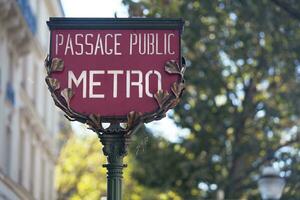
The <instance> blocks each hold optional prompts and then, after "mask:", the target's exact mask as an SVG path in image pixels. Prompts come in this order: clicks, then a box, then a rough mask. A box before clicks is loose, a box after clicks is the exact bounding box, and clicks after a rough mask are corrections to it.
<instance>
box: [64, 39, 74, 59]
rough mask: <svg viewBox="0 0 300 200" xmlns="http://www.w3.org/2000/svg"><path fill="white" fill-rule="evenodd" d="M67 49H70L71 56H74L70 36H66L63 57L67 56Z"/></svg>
mask: <svg viewBox="0 0 300 200" xmlns="http://www.w3.org/2000/svg"><path fill="white" fill-rule="evenodd" d="M68 49H70V51H71V55H74V50H73V44H72V39H71V37H70V35H68V37H67V44H66V48H65V55H67V52H68Z"/></svg>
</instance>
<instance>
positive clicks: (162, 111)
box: [45, 56, 186, 136]
mask: <svg viewBox="0 0 300 200" xmlns="http://www.w3.org/2000/svg"><path fill="white" fill-rule="evenodd" d="M45 67H46V70H47V77H46V79H45V81H46V83H47V85H48V89H49V91H50V92H51V96H52V98H53V100H54V103H55V105H56V106H57V107H59V108H60V109H61V110H63V111H64V112H65V117H66V118H67V119H69V120H70V121H79V122H82V123H84V124H87V125H88V127H89V129H91V130H93V131H95V132H96V133H98V135H99V136H101V135H103V134H111V133H112V131H114V130H115V129H116V130H118V132H122V133H123V134H125V135H130V134H131V133H132V132H133V131H134V129H135V127H137V126H138V125H139V124H140V123H147V122H151V121H153V120H159V119H162V118H163V117H165V116H166V112H167V111H168V110H169V109H172V108H174V107H175V106H176V105H177V104H178V103H179V102H180V97H181V95H182V93H183V90H184V78H183V75H184V72H185V68H186V66H185V61H184V58H183V59H182V64H181V65H179V64H178V63H177V62H176V61H174V60H170V61H168V62H166V64H165V71H166V72H167V73H169V74H179V75H180V78H179V80H178V81H177V82H174V83H173V84H172V86H171V88H170V90H171V93H170V92H168V91H163V90H159V91H157V93H156V94H155V95H154V98H155V100H156V101H157V104H158V106H159V108H158V109H157V110H156V111H154V112H151V113H146V114H142V113H139V112H135V111H132V112H130V113H128V115H127V118H125V120H124V119H123V118H122V119H120V118H110V119H109V120H108V119H107V118H105V119H104V118H103V117H102V116H101V115H95V114H91V115H84V114H81V113H78V112H76V111H74V110H73V109H72V108H70V101H71V99H72V97H74V95H76V94H74V92H73V91H72V89H71V88H61V87H60V83H59V81H58V80H57V79H54V78H52V77H51V74H52V73H57V72H61V71H63V69H64V62H63V60H61V59H59V58H53V59H50V57H49V56H47V57H46V59H45ZM59 90H61V92H59ZM124 121H125V122H126V123H127V126H126V127H125V128H123V127H121V126H120V123H121V122H124ZM103 122H110V126H109V127H108V128H104V127H103V126H102V123H103Z"/></svg>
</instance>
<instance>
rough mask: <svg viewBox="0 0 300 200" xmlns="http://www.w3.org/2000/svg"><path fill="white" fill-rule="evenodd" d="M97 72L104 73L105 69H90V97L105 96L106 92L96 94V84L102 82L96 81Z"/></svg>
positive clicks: (98, 84)
mask: <svg viewBox="0 0 300 200" xmlns="http://www.w3.org/2000/svg"><path fill="white" fill-rule="evenodd" d="M96 74H104V71H103V70H91V71H90V87H89V91H90V92H89V95H90V98H104V94H94V86H101V82H94V75H96Z"/></svg>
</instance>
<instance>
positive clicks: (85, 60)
mask: <svg viewBox="0 0 300 200" xmlns="http://www.w3.org/2000/svg"><path fill="white" fill-rule="evenodd" d="M47 24H48V27H49V29H50V52H49V56H48V57H47V58H46V60H45V67H46V69H47V77H46V83H47V85H48V88H49V90H50V92H51V95H52V97H53V100H54V103H55V104H56V106H58V107H59V108H60V109H62V110H63V111H64V113H65V116H66V117H67V118H68V119H69V120H70V121H79V122H82V123H85V124H87V125H88V126H89V128H90V129H92V130H93V131H94V132H96V133H97V135H98V136H99V138H100V141H101V143H102V144H103V152H104V155H105V156H106V157H107V164H105V165H103V166H104V167H106V168H107V198H108V200H121V199H122V173H123V168H124V167H125V166H126V165H125V164H124V163H123V157H124V156H125V155H126V153H127V146H128V145H129V142H130V135H131V134H132V133H133V131H134V130H135V128H136V127H137V126H138V125H139V124H141V123H147V122H151V121H153V120H159V119H161V118H163V117H164V116H165V114H166V112H167V111H168V110H169V109H172V108H174V107H175V106H176V105H177V104H178V103H179V100H180V97H181V95H182V92H183V90H184V79H183V74H184V71H185V63H184V59H183V58H181V51H180V49H181V41H180V40H181V32H182V29H183V20H182V19H149V18H128V19H127V18H50V20H49V21H48V22H47ZM103 123H109V124H110V125H109V127H108V128H105V127H104V126H103ZM120 123H125V124H126V127H123V126H121V125H120Z"/></svg>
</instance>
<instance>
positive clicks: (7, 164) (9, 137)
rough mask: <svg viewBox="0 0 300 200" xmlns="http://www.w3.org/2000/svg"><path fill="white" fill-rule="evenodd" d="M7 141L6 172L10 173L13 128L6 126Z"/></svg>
mask: <svg viewBox="0 0 300 200" xmlns="http://www.w3.org/2000/svg"><path fill="white" fill-rule="evenodd" d="M5 138H6V142H5V173H6V174H7V175H9V172H10V158H11V129H10V127H9V126H8V125H7V126H6V137H5Z"/></svg>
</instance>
